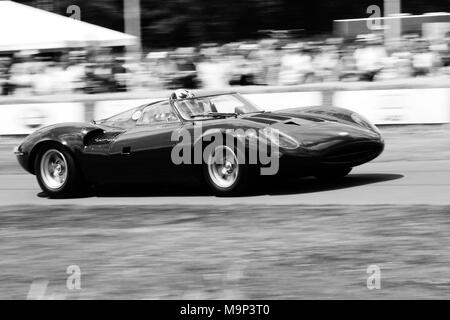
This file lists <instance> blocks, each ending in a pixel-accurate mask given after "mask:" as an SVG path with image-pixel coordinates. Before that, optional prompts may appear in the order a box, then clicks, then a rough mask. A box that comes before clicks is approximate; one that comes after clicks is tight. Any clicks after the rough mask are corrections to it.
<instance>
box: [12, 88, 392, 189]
mask: <svg viewBox="0 0 450 320" xmlns="http://www.w3.org/2000/svg"><path fill="white" fill-rule="evenodd" d="M220 137H222V138H223V139H218V138H220ZM181 138H182V139H181ZM213 143H215V144H214V145H213ZM211 145H213V147H212V148H211ZM383 148H384V141H383V138H382V136H381V134H380V132H379V131H378V129H377V128H376V127H375V126H374V125H372V124H371V123H370V122H369V121H367V120H366V119H364V118H363V117H361V116H360V115H358V114H356V113H354V112H352V111H349V110H346V109H341V108H326V107H308V108H294V109H288V110H284V111H277V112H265V111H262V110H260V109H259V108H257V107H256V106H254V105H253V104H252V103H251V102H249V101H247V100H246V99H244V98H243V97H242V96H241V95H239V94H237V93H220V94H214V95H207V96H206V95H205V96H198V97H195V96H193V95H192V94H186V95H184V96H183V95H181V96H180V95H177V94H175V95H173V96H172V97H171V98H170V99H166V100H162V101H159V102H155V103H151V104H147V105H143V106H140V107H137V108H134V109H132V110H129V111H126V112H123V113H120V114H118V115H116V116H113V117H111V118H108V119H105V120H100V121H93V122H92V123H63V124H57V125H52V126H49V127H45V128H41V129H39V130H37V131H36V132H34V133H33V134H31V135H29V136H28V137H27V138H26V139H25V141H24V142H23V143H22V144H21V145H20V146H18V147H17V148H16V149H15V154H16V155H17V158H18V161H19V163H20V164H21V166H22V167H23V168H24V169H25V170H27V171H28V172H29V173H31V174H34V175H36V177H37V180H38V183H39V185H40V187H41V188H42V190H43V191H44V192H45V193H46V194H47V195H48V196H50V197H67V196H72V195H74V194H77V193H79V192H82V191H83V190H86V188H87V187H89V186H92V185H96V184H103V183H130V182H131V183H137V182H149V181H164V180H166V179H172V180H173V179H188V178H191V177H200V178H202V179H204V180H205V181H206V183H207V184H208V185H209V186H210V187H211V189H212V190H213V192H214V193H215V194H217V195H231V194H240V193H242V192H243V191H244V189H245V187H246V186H247V185H248V183H249V182H251V181H252V180H253V179H256V178H257V177H256V175H260V174H261V173H262V174H264V173H263V169H267V170H266V173H265V174H269V175H274V174H275V175H276V176H286V177H299V176H311V175H312V176H316V177H318V178H326V179H329V178H333V179H335V178H339V177H344V176H346V175H347V174H348V173H349V172H350V171H351V169H352V168H353V167H355V166H358V165H361V164H363V163H366V162H368V161H370V160H372V159H374V158H376V157H377V156H378V155H379V154H380V153H381V152H382V151H383ZM257 149H258V150H257ZM242 151H243V152H242ZM255 155H256V156H255ZM264 155H265V158H264V157H263V156H264ZM252 156H253V158H252ZM248 159H253V161H248ZM263 160H265V161H263ZM267 160H269V161H267ZM270 167H272V169H274V170H269V169H270Z"/></svg>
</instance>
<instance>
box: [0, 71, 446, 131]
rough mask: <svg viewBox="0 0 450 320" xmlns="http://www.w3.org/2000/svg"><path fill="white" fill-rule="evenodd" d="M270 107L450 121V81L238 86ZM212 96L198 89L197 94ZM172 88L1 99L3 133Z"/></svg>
mask: <svg viewBox="0 0 450 320" xmlns="http://www.w3.org/2000/svg"><path fill="white" fill-rule="evenodd" d="M230 91H238V92H240V93H242V94H243V95H244V96H245V97H247V98H248V99H249V100H251V101H253V102H254V103H256V104H257V105H259V106H260V107H261V108H263V109H265V110H268V111H276V110H280V109H287V108H294V107H306V106H318V105H320V106H337V107H343V108H347V109H350V110H353V111H356V112H359V113H361V114H362V115H364V116H366V117H367V118H368V119H369V120H371V121H372V122H374V123H375V124H379V125H380V124H381V125H383V124H394V125H396V124H399V125H400V124H422V123H430V124H431V123H432V124H438V123H450V81H449V80H448V79H441V80H438V79H434V80H433V81H429V80H420V81H408V82H405V81H398V82H383V83H327V84H325V83H320V84H310V85H301V86H290V87H260V86H255V87H235V88H230ZM203 93H205V94H207V93H208V91H207V90H198V91H197V94H203ZM169 94H170V91H158V92H149V93H138V94H135V93H133V94H132V93H114V94H96V95H70V96H40V97H29V98H23V99H20V98H17V97H11V98H2V99H0V135H26V134H29V133H31V132H33V131H34V130H36V129H38V128H40V127H43V126H46V125H51V124H55V123H60V122H79V121H81V122H83V121H91V120H94V119H102V118H106V117H109V116H112V115H114V114H116V113H119V112H121V111H124V110H127V109H130V108H133V107H136V106H139V105H142V104H145V103H150V102H153V101H157V100H160V99H164V98H167V97H169Z"/></svg>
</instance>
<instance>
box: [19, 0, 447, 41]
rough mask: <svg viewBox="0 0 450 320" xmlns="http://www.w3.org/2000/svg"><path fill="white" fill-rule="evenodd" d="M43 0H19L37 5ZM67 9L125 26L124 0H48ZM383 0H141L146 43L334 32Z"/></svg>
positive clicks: (412, 2) (430, 2) (411, 6)
mask: <svg viewBox="0 0 450 320" xmlns="http://www.w3.org/2000/svg"><path fill="white" fill-rule="evenodd" d="M39 1H40V0H19V2H22V3H25V4H30V5H37V2H39ZM46 1H47V2H48V1H53V7H54V8H55V9H54V10H55V12H57V13H59V14H63V15H67V14H66V10H67V7H68V6H70V5H78V6H79V7H80V8H81V19H82V20H83V21H87V22H90V23H94V24H97V25H101V26H104V27H107V28H111V29H115V30H119V31H123V28H124V23H123V6H122V1H123V0H95V1H91V0H46ZM373 4H375V5H379V6H380V8H382V7H383V0H359V1H354V0H340V1H336V0H317V1H311V0H207V1H206V0H141V7H142V36H143V44H144V47H147V48H157V47H163V48H164V47H170V46H191V45H196V44H199V43H204V42H225V41H236V40H241V39H246V38H254V37H255V36H256V35H257V31H258V30H261V29H299V28H300V29H304V30H305V33H306V34H310V35H314V34H318V33H330V32H331V31H332V25H333V20H335V19H344V18H363V17H367V16H368V15H367V13H366V9H367V7H368V6H369V5H373ZM449 4H450V1H449V0H427V1H423V0H408V1H402V12H407V13H412V14H420V13H423V12H430V11H446V10H448V8H449Z"/></svg>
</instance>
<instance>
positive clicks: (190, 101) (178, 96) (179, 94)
mask: <svg viewBox="0 0 450 320" xmlns="http://www.w3.org/2000/svg"><path fill="white" fill-rule="evenodd" d="M170 100H171V101H172V102H173V103H175V102H176V103H177V106H179V107H181V108H182V109H183V110H186V109H187V110H189V114H203V113H205V112H206V111H207V110H206V108H205V105H204V101H202V100H201V99H200V100H199V99H195V95H194V94H193V93H192V92H190V91H188V90H186V89H178V90H176V91H174V92H173V93H172V94H171V95H170ZM177 100H182V101H177Z"/></svg>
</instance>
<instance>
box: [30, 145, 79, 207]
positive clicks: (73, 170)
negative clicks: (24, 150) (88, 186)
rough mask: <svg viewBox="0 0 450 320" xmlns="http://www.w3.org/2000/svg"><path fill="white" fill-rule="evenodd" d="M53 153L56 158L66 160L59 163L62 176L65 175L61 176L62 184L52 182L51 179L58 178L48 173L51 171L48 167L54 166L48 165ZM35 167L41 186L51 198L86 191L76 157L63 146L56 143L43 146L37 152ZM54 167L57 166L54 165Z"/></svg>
mask: <svg viewBox="0 0 450 320" xmlns="http://www.w3.org/2000/svg"><path fill="white" fill-rule="evenodd" d="M52 155H54V158H61V157H62V159H63V160H64V161H63V162H64V165H61V164H60V163H59V164H60V167H62V169H60V171H61V176H64V177H65V178H64V179H62V178H61V180H63V182H62V183H61V184H60V185H59V184H58V183H57V182H53V183H52V182H51V180H52V179H54V180H56V178H55V177H54V176H53V175H52V174H51V175H50V177H49V174H48V173H49V171H50V169H48V168H49V167H53V166H51V165H47V163H48V162H51V161H52V160H51V157H52ZM49 157H50V159H49ZM34 169H35V173H36V178H37V181H38V183H39V186H40V187H41V189H42V191H43V192H44V193H45V194H46V195H47V196H49V197H50V198H68V197H74V196H80V195H82V194H83V193H84V190H83V189H84V182H83V179H82V176H81V172H80V171H79V170H78V167H77V164H76V162H75V159H74V158H73V156H72V154H71V153H70V151H68V150H66V149H65V148H64V147H63V146H60V145H56V144H55V145H51V146H45V147H42V148H41V149H40V150H39V151H38V153H37V156H36V160H35V163H34ZM53 169H55V168H54V167H53ZM58 172H59V171H58ZM64 172H65V173H64Z"/></svg>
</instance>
